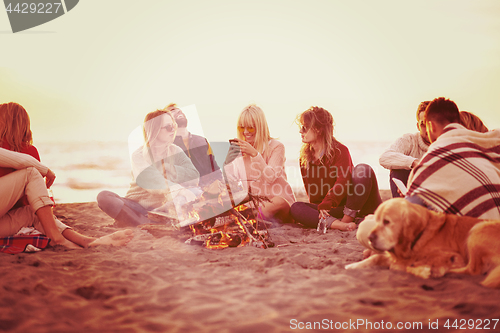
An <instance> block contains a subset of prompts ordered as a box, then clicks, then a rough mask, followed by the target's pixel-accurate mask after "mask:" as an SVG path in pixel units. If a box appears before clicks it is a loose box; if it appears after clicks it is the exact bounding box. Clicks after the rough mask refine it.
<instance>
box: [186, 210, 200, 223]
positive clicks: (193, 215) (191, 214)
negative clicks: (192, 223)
mask: <svg viewBox="0 0 500 333" xmlns="http://www.w3.org/2000/svg"><path fill="white" fill-rule="evenodd" d="M188 216H189V218H190V219H191V218H193V217H194V218H196V221H199V220H200V215H199V214H198V213H197V212H196V211H194V210H193V211H190V212H189V214H188Z"/></svg>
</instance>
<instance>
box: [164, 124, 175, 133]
mask: <svg viewBox="0 0 500 333" xmlns="http://www.w3.org/2000/svg"><path fill="white" fill-rule="evenodd" d="M162 128H164V129H166V130H167V132H174V131H175V130H176V127H175V126H174V125H171V124H168V125H166V126H163V127H162Z"/></svg>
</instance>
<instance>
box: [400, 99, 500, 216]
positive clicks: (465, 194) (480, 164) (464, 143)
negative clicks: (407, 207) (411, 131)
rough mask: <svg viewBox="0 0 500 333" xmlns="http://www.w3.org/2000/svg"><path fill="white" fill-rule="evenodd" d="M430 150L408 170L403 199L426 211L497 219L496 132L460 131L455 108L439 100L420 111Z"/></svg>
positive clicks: (499, 133)
mask: <svg viewBox="0 0 500 333" xmlns="http://www.w3.org/2000/svg"><path fill="white" fill-rule="evenodd" d="M425 121H426V127H427V133H428V135H429V140H430V141H431V142H432V145H431V146H430V147H429V150H428V151H427V154H425V155H424V157H422V160H421V161H420V163H419V164H418V166H417V167H415V169H414V170H413V172H412V174H411V175H410V179H409V181H408V184H409V186H408V193H407V199H408V200H410V201H411V202H415V203H420V204H422V205H424V206H427V207H429V208H430V209H433V210H436V211H440V212H444V213H449V214H458V215H463V216H471V217H477V218H480V219H495V220H497V219H500V130H498V129H497V130H493V131H489V132H485V133H481V132H477V131H471V130H468V129H466V128H465V127H464V126H462V125H460V113H459V111H458V107H457V105H456V104H455V103H454V102H453V101H451V100H449V99H445V98H443V97H440V98H436V99H435V100H433V101H432V102H431V103H430V104H429V106H428V107H427V109H426V111H425Z"/></svg>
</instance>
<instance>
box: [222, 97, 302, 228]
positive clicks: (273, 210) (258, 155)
mask: <svg viewBox="0 0 500 333" xmlns="http://www.w3.org/2000/svg"><path fill="white" fill-rule="evenodd" d="M237 130H238V137H237V138H236V139H233V140H230V141H231V146H230V148H229V152H228V155H227V158H226V161H225V163H224V170H225V174H226V176H228V177H229V178H235V179H237V180H242V182H243V183H244V184H243V185H244V186H245V187H246V186H248V187H247V189H248V191H249V192H250V193H251V194H254V195H260V196H265V197H267V198H268V199H269V200H270V202H266V201H264V202H262V203H261V204H260V205H259V207H257V210H258V211H259V215H260V216H261V218H263V219H264V220H272V219H277V220H279V221H281V222H290V205H291V204H293V203H294V202H295V195H294V194H293V191H292V187H291V186H290V184H288V182H287V180H286V173H285V159H286V158H285V146H284V145H283V144H282V143H281V142H279V141H278V140H276V139H273V138H272V137H271V135H270V133H269V127H268V125H267V121H266V117H265V115H264V112H263V111H262V109H261V108H260V107H258V106H257V105H254V104H251V105H248V106H247V107H245V108H244V109H243V110H242V111H241V113H240V115H239V117H238V127H237ZM240 152H241V153H240Z"/></svg>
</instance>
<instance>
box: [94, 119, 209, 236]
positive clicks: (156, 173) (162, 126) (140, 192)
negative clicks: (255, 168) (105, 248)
mask: <svg viewBox="0 0 500 333" xmlns="http://www.w3.org/2000/svg"><path fill="white" fill-rule="evenodd" d="M176 130H177V124H176V122H175V119H174V118H173V116H172V114H171V112H170V111H165V110H157V111H153V112H150V113H148V114H147V115H146V118H145V119H144V125H143V135H144V140H145V143H144V145H143V146H142V147H140V148H139V149H137V150H136V151H135V152H134V153H133V154H132V182H131V183H130V188H129V190H128V192H127V194H126V195H125V197H124V198H122V197H120V196H118V195H117V194H115V193H113V192H110V191H102V192H101V193H99V194H98V196H97V203H98V205H99V208H101V210H103V211H104V212H105V213H106V214H108V215H109V216H111V217H112V218H114V219H115V220H116V221H117V222H118V225H119V226H123V227H125V226H137V225H139V224H145V223H150V222H151V221H150V220H149V219H148V218H147V213H148V211H151V210H153V209H156V208H159V207H161V206H163V204H165V203H166V202H167V201H170V200H172V198H171V197H170V196H169V195H170V192H171V190H172V188H173V187H175V186H177V187H178V186H179V184H180V185H182V186H186V187H189V186H197V185H198V181H199V176H200V174H199V173H198V171H197V170H196V168H195V167H194V165H193V163H191V160H190V159H189V158H188V157H187V156H186V154H185V153H184V152H183V151H182V149H181V148H179V147H178V146H176V145H174V144H173V142H174V139H175V134H176Z"/></svg>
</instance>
